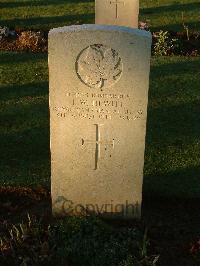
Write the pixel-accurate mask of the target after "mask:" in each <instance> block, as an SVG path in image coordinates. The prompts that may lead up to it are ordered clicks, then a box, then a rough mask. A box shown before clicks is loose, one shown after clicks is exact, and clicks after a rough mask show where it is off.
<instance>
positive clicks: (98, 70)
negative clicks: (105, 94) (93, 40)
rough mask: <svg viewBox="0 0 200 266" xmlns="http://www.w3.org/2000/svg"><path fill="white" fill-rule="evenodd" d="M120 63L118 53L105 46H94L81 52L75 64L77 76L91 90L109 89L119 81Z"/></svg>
mask: <svg viewBox="0 0 200 266" xmlns="http://www.w3.org/2000/svg"><path fill="white" fill-rule="evenodd" d="M121 73H122V62H121V58H120V57H119V55H118V53H117V52H116V51H115V50H113V49H111V48H108V47H106V46H103V45H99V44H95V45H91V46H89V47H87V48H86V49H85V50H83V52H82V54H81V55H80V57H79V60H78V62H77V74H78V76H79V78H80V79H81V81H82V82H84V83H85V84H86V85H88V86H89V87H92V88H100V89H102V88H103V87H110V86H112V85H113V84H114V83H115V82H116V81H117V80H119V78H120V76H121Z"/></svg>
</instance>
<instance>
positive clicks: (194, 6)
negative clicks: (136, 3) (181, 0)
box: [141, 2, 200, 15]
mask: <svg viewBox="0 0 200 266" xmlns="http://www.w3.org/2000/svg"><path fill="white" fill-rule="evenodd" d="M199 9H200V4H199V2H194V3H190V4H189V3H188V4H177V3H174V4H172V5H165V6H158V7H149V8H142V9H141V13H142V15H146V14H158V13H162V14H163V13H166V12H169V13H172V12H177V11H187V12H188V11H194V10H199Z"/></svg>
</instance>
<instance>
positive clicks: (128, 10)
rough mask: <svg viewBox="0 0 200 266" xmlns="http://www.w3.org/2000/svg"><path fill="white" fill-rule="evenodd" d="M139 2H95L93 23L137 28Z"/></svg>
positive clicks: (98, 0) (128, 0)
mask: <svg viewBox="0 0 200 266" xmlns="http://www.w3.org/2000/svg"><path fill="white" fill-rule="evenodd" d="M138 16H139V0H96V2H95V23H96V24H101V25H118V26H127V27H131V28H138Z"/></svg>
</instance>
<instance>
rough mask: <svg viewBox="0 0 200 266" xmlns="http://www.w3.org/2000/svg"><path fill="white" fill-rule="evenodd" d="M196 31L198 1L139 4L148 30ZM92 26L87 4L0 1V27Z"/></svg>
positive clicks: (54, 0) (74, 0) (58, 0)
mask: <svg viewBox="0 0 200 266" xmlns="http://www.w3.org/2000/svg"><path fill="white" fill-rule="evenodd" d="M182 12H183V17H184V23H185V24H186V25H187V26H189V30H190V32H193V31H195V32H197V31H200V0H196V1H194V0H179V1H178V0H177V1H174V0H162V1H159V0H151V1H149V0H141V1H140V20H142V21H146V20H147V21H148V22H149V24H150V25H151V30H152V31H156V30H160V29H164V30H173V31H183V25H182V24H183V23H182ZM82 23H94V1H91V0H82V1H80V0H46V1H45V0H35V1H34V0H23V1H22V0H21V1H20V0H15V1H14V0H1V2H0V25H2V26H9V27H15V28H17V27H19V28H26V29H27V28H28V29H30V28H31V29H44V30H46V29H50V28H53V27H58V26H64V25H71V24H82Z"/></svg>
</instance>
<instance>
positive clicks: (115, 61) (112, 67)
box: [100, 48, 121, 80]
mask: <svg viewBox="0 0 200 266" xmlns="http://www.w3.org/2000/svg"><path fill="white" fill-rule="evenodd" d="M100 74H101V77H102V79H104V80H109V79H114V80H115V79H116V77H117V76H118V75H120V74H121V68H120V58H119V57H118V55H117V54H116V53H115V52H114V51H113V50H112V49H110V48H108V49H107V50H106V51H105V52H104V56H103V60H102V61H101V62H100Z"/></svg>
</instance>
